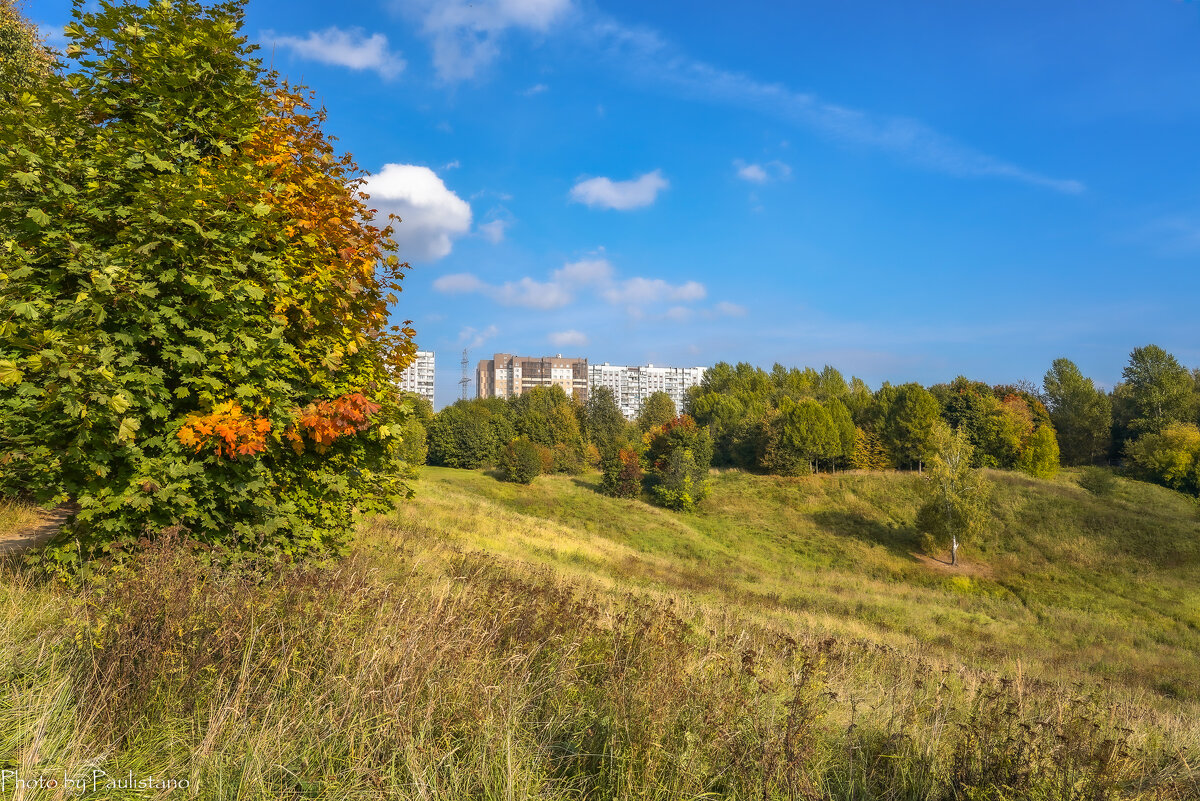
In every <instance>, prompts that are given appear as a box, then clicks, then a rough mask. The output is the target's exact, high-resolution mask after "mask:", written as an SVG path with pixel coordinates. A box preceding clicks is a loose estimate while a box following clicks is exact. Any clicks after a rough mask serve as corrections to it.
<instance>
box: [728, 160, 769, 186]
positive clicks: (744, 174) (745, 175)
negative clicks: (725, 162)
mask: <svg viewBox="0 0 1200 801" xmlns="http://www.w3.org/2000/svg"><path fill="white" fill-rule="evenodd" d="M739 161H740V160H739ZM739 161H735V162H734V166H736V167H737V174H738V177H739V178H741V179H742V180H743V181H750V182H751V183H756V184H765V183H766V182H767V171H766V170H764V169H763V168H762V167H761V166H760V165H758V164H746V163H744V162H743V163H741V166H738V164H739Z"/></svg>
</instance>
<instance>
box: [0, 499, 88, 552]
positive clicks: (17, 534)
mask: <svg viewBox="0 0 1200 801" xmlns="http://www.w3.org/2000/svg"><path fill="white" fill-rule="evenodd" d="M75 511H76V509H75V508H74V507H72V506H70V505H69V504H63V505H62V506H58V507H56V508H54V509H51V510H50V511H49V512H45V513H44V514H43V515H42V517H41V520H39V521H38V522H37V523H34V524H33V525H30V526H25V527H23V528H18V529H16V530H15V531H6V532H4V533H0V554H6V553H19V552H21V551H26V550H29V549H30V548H36V547H37V546H39V545H43V544H45V543H46V542H47V541H48V540H50V538H52V537H53V536H54V535H55V534H57V533H58V530H59V529H60V528H62V526H63V523H66V522H67V518H69V517H70V516H71V515H72V514H74V512H75Z"/></svg>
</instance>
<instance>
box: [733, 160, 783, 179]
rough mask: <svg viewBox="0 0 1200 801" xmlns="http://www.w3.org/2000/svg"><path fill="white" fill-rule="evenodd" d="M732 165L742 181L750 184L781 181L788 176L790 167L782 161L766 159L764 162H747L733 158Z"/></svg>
mask: <svg viewBox="0 0 1200 801" xmlns="http://www.w3.org/2000/svg"><path fill="white" fill-rule="evenodd" d="M733 166H734V168H735V169H736V170H737V175H738V177H739V178H741V179H742V180H743V181H749V182H750V183H752V184H765V183H767V182H768V181H781V180H783V179H785V178H789V177H790V176H791V174H792V168H791V167H790V166H788V165H787V164H784V163H783V162H782V161H768V162H767V163H766V164H748V163H746V162H745V161H742V160H741V159H734V160H733Z"/></svg>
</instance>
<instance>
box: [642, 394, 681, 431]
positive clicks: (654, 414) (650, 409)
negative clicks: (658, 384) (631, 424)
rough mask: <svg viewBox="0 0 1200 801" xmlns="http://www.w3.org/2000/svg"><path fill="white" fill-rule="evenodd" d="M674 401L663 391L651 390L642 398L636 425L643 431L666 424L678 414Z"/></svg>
mask: <svg viewBox="0 0 1200 801" xmlns="http://www.w3.org/2000/svg"><path fill="white" fill-rule="evenodd" d="M678 413H679V412H678V410H677V409H676V408H675V401H673V400H671V396H670V395H668V394H667V393H665V392H651V393H650V394H649V395H648V396H647V397H646V398H645V399H643V400H642V408H641V409H639V410H638V415H637V426H638V429H639V430H641V431H642V432H643V433H644V432H646V431H649V430H650V429H652V428H654V427H655V426H661V425H666V424H667V423H668V422H670V421H671V420H674V419H675V416H676V415H677V414H678Z"/></svg>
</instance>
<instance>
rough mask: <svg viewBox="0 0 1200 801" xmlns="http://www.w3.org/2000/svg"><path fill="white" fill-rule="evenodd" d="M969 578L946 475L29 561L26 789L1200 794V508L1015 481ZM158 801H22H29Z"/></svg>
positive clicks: (429, 502)
mask: <svg viewBox="0 0 1200 801" xmlns="http://www.w3.org/2000/svg"><path fill="white" fill-rule="evenodd" d="M994 478H995V480H996V483H997V493H996V499H995V510H994V511H995V525H994V526H993V527H992V529H991V530H990V531H989V532H988V533H987V535H986V536H985V537H982V538H981V539H980V540H979V541H978V542H974V543H970V544H968V545H966V546H965V547H964V548H963V550H962V552H961V556H962V558H963V561H964V564H963V566H962V567H961V568H960V569H957V570H951V569H949V568H948V567H947V566H946V565H943V564H940V563H938V562H937V561H934V560H932V559H930V558H929V557H928V556H926V555H924V554H922V553H921V552H920V550H919V548H918V547H917V539H918V537H917V533H916V532H914V531H913V530H912V528H911V520H912V519H913V515H914V511H915V506H916V504H917V481H918V479H917V478H916V477H914V476H908V475H900V474H887V475H851V474H846V475H838V476H820V477H810V478H804V479H775V478H769V477H760V476H750V475H745V474H741V473H735V472H729V473H723V474H721V475H720V476H718V477H717V478H716V486H715V490H714V492H713V494H712V496H711V497H710V498H709V499H708V500H707V501H705V502H704V504H703V505H702V507H701V509H700V510H699V511H698V512H697V513H695V514H687V515H680V514H676V513H672V512H666V511H664V510H661V509H658V508H656V507H653V506H649V505H647V504H644V503H642V502H640V501H630V500H615V499H611V498H607V497H605V496H603V495H601V494H599V493H598V492H597V491H596V484H597V479H596V477H594V476H583V477H577V478H568V477H557V476H555V477H542V478H539V479H538V480H537V481H536V482H535V483H534V484H533V485H532V486H528V487H525V486H518V485H512V484H504V483H501V482H499V481H496V480H495V479H494V478H492V477H491V476H489V475H486V474H484V473H482V472H470V471H453V470H438V469H432V468H431V469H427V470H425V471H424V473H423V475H422V478H421V479H420V480H419V482H418V483H417V496H416V498H414V499H413V500H412V501H410V502H407V503H404V504H402V505H400V506H399V507H398V508H397V510H396V511H395V512H394V513H393V514H390V515H387V516H381V517H377V518H375V519H373V520H370V521H367V523H366V524H365V525H364V526H362V528H361V529H360V531H359V532H358V537H357V539H356V541H355V543H354V545H353V548H352V553H351V554H350V555H349V556H348V557H347V558H345V559H341V560H337V561H330V562H327V563H323V564H309V565H299V566H287V565H278V564H271V565H265V566H262V565H260V566H245V565H243V566H236V567H231V566H220V565H212V564H209V563H208V562H207V558H206V556H205V554H204V553H203V552H199V553H197V552H193V551H191V550H189V549H186V548H182V547H180V545H179V543H177V542H173V541H170V540H164V541H160V542H158V543H156V544H154V545H152V546H150V547H149V548H147V549H146V551H145V552H144V553H142V554H140V555H139V556H138V557H137V558H136V559H135V560H134V561H133V562H132V563H130V564H128V565H127V566H125V567H123V568H121V569H116V570H109V571H97V572H95V573H93V574H92V575H91V576H89V577H87V578H86V580H82V581H80V582H78V583H77V584H75V585H74V586H64V585H60V584H55V583H50V582H47V581H46V580H45V579H43V578H40V577H39V576H38V575H36V574H35V573H32V572H30V570H29V569H27V568H26V567H24V566H23V564H22V563H21V562H20V561H19V560H18V559H16V558H14V557H11V556H10V557H7V558H5V559H0V638H2V639H3V642H4V643H5V647H4V648H0V771H2V770H8V771H18V772H19V773H20V774H21V775H22V776H25V777H37V776H59V777H61V776H70V777H84V776H88V775H90V772H91V771H93V770H103V771H105V772H106V773H107V774H108V775H109V776H114V777H115V776H124V775H126V773H127V772H130V771H131V772H132V773H133V774H134V776H135V777H146V776H148V775H151V774H152V775H154V776H155V777H158V778H160V779H161V778H175V779H179V778H186V779H187V780H188V781H189V783H190V784H191V787H190V789H189V791H187V793H176V794H170V795H166V796H164V797H194V798H202V799H304V798H321V799H346V800H347V801H349V800H350V799H355V800H357V799H393V798H401V799H414V800H415V799H451V800H452V801H456V800H457V799H480V798H482V799H497V800H499V799H504V800H505V801H508V799H521V798H543V799H553V800H554V801H578V800H579V799H589V800H595V801H601V800H607V799H613V800H614V801H615V800H617V799H620V800H621V801H634V799H639V800H640V799H661V801H678V800H679V799H701V798H704V799H715V798H729V799H747V800H748V799H835V800H836V801H851V800H853V801H867V800H868V799H877V800H878V801H962V800H964V799H970V800H972V801H1026V800H1027V799H1032V800H1033V801H1051V799H1055V800H1056V801H1057V800H1061V799H1071V800H1072V801H1074V800H1075V799H1078V801H1110V800H1112V799H1139V801H1140V800H1141V799H1145V800H1146V801H1150V799H1155V801H1192V800H1193V799H1195V798H1198V797H1200V722H1198V721H1200V699H1198V698H1197V695H1196V688H1197V665H1196V664H1195V663H1196V661H1197V657H1198V656H1200V648H1198V647H1197V646H1198V642H1197V637H1198V636H1200V635H1198V632H1197V599H1198V595H1197V593H1198V592H1200V581H1197V578H1198V559H1197V557H1198V554H1197V550H1196V542H1197V539H1198V533H1197V515H1196V506H1195V504H1194V503H1192V502H1191V501H1188V500H1187V499H1185V498H1183V497H1182V496H1178V495H1174V494H1172V493H1169V492H1166V491H1164V490H1161V489H1159V488H1156V487H1151V486H1147V485H1142V484H1136V483H1132V482H1126V481H1120V482H1118V484H1117V486H1116V487H1115V488H1114V490H1113V492H1112V493H1111V494H1109V495H1106V496H1105V497H1103V498H1097V497H1095V496H1093V495H1090V494H1088V493H1086V492H1084V491H1083V490H1081V489H1080V488H1079V487H1078V486H1076V483H1075V477H1074V476H1073V475H1072V474H1069V473H1068V474H1066V475H1064V476H1062V477H1060V478H1059V479H1058V480H1056V481H1053V482H1045V481H1033V480H1028V479H1024V478H1021V477H1018V476H1015V475H1008V474H995V475H994ZM64 797H68V798H77V797H82V798H105V799H127V798H133V797H155V794H153V793H150V792H147V793H144V794H142V796H138V795H137V794H136V793H133V792H130V791H128V790H120V789H112V790H106V789H104V788H103V786H101V787H100V788H99V789H97V790H96V791H95V792H92V791H91V790H90V789H89V790H88V791H87V792H85V793H82V794H71V795H63V794H62V793H61V791H41V790H32V791H28V792H25V791H22V792H21V793H20V794H17V793H14V792H11V791H10V792H9V793H8V794H5V793H4V792H2V791H0V799H3V801H8V799H9V798H14V799H15V798H21V799H23V801H32V799H43V798H44V799H51V798H55V799H57V798H64Z"/></svg>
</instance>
